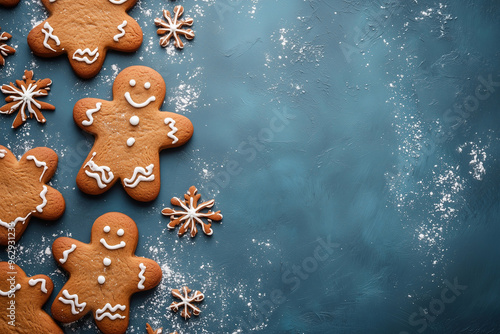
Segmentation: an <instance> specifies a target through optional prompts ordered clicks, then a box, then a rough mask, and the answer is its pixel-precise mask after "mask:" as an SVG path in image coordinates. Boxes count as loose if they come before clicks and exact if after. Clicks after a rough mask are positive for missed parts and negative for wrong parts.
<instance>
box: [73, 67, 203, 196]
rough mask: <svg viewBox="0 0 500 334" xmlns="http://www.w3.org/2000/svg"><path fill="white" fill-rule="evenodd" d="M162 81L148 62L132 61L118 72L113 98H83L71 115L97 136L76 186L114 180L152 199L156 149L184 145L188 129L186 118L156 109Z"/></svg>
mask: <svg viewBox="0 0 500 334" xmlns="http://www.w3.org/2000/svg"><path fill="white" fill-rule="evenodd" d="M164 98H165V81H163V78H162V77H161V75H160V74H159V73H158V72H156V71H154V70H153V69H151V68H149V67H144V66H132V67H128V68H126V69H124V70H123V71H122V72H120V73H119V74H118V76H117V77H116V79H115V82H114V84H113V100H112V101H105V100H98V99H90V98H87V99H83V100H80V101H78V102H77V103H76V105H75V108H74V110H73V117H74V120H75V122H76V124H77V125H78V126H79V127H80V128H82V129H83V130H85V131H87V132H90V133H92V134H94V135H95V136H96V141H95V143H94V146H93V147H92V150H91V151H90V153H89V155H88V157H87V159H86V160H85V162H84V164H83V166H82V168H81V169H80V172H79V173H78V175H77V178H76V183H77V185H78V187H79V188H80V189H81V190H82V191H83V192H85V193H87V194H92V195H99V194H102V193H104V192H105V191H107V190H108V189H109V188H110V187H111V186H112V185H113V184H115V183H116V182H117V181H118V180H119V179H121V180H122V185H123V187H124V189H125V191H126V192H127V193H128V194H129V195H130V196H131V197H132V198H134V199H136V200H139V201H144V202H147V201H151V200H154V199H155V198H156V197H157V196H158V193H159V192H160V156H159V151H160V150H163V149H167V148H172V147H178V146H181V145H183V144H185V143H186V142H187V141H188V140H189V139H190V138H191V136H192V134H193V125H192V124H191V121H189V119H187V118H186V117H184V116H182V115H178V114H175V113H171V112H164V111H160V110H159V108H160V107H161V105H162V102H163V99H164Z"/></svg>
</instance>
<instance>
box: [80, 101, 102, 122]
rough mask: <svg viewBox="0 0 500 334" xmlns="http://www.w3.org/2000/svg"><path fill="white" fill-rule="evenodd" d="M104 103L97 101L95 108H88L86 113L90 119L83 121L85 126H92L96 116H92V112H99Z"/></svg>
mask: <svg viewBox="0 0 500 334" xmlns="http://www.w3.org/2000/svg"><path fill="white" fill-rule="evenodd" d="M101 106H102V103H101V102H97V103H96V105H95V109H88V110H87V111H86V112H85V114H86V115H87V118H88V120H84V121H82V125H83V126H91V125H92V124H93V123H94V117H92V114H94V113H96V112H98V111H100V110H101Z"/></svg>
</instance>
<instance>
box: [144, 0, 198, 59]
mask: <svg viewBox="0 0 500 334" xmlns="http://www.w3.org/2000/svg"><path fill="white" fill-rule="evenodd" d="M182 13H184V7H182V6H181V5H178V6H175V7H174V17H173V18H172V16H171V15H170V11H168V10H163V17H164V18H165V20H166V21H163V20H162V19H160V18H156V19H155V21H154V22H155V25H156V26H157V27H160V28H159V29H158V30H156V33H157V34H158V35H165V36H163V37H162V38H160V45H161V46H162V47H166V46H167V45H168V42H169V41H170V39H171V38H173V39H174V46H175V47H176V48H178V49H183V48H184V43H183V42H182V40H181V37H180V36H184V37H186V39H189V40H191V39H193V38H194V31H193V30H192V29H182V28H183V27H184V26H187V27H191V26H192V25H193V22H194V21H193V19H191V18H189V19H185V20H182V19H181V18H180V17H181V16H182Z"/></svg>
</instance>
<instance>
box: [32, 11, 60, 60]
mask: <svg viewBox="0 0 500 334" xmlns="http://www.w3.org/2000/svg"><path fill="white" fill-rule="evenodd" d="M50 7H51V6H50V5H49V6H48V7H47V8H49V11H50ZM58 33H59V31H57V30H56V29H54V28H53V27H52V26H51V24H50V21H49V20H45V21H43V22H42V23H40V24H39V25H37V26H36V27H34V28H33V29H32V30H31V31H30V33H29V34H28V45H29V47H30V48H31V50H33V53H34V54H36V55H37V56H40V57H56V56H59V55H61V54H63V53H64V52H65V51H64V47H63V46H62V43H61V40H60V39H59V37H58V35H57V34H58Z"/></svg>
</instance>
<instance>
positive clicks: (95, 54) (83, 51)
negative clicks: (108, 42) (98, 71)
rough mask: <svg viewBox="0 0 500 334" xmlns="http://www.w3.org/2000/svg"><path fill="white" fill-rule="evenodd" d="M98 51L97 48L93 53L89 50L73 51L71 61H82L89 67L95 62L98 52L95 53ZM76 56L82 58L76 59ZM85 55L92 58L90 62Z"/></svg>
mask: <svg viewBox="0 0 500 334" xmlns="http://www.w3.org/2000/svg"><path fill="white" fill-rule="evenodd" d="M98 49H99V48H95V49H94V50H93V51H90V49H89V48H86V49H85V50H82V49H78V50H76V51H75V53H73V59H74V60H77V61H84V62H85V63H87V64H88V65H90V64H92V63H94V62H95V61H96V60H97V58H99V52H97V51H98ZM76 55H80V56H82V57H77V56H76ZM86 55H89V56H90V57H93V59H92V60H90V59H89V58H88V57H87V56H86Z"/></svg>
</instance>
